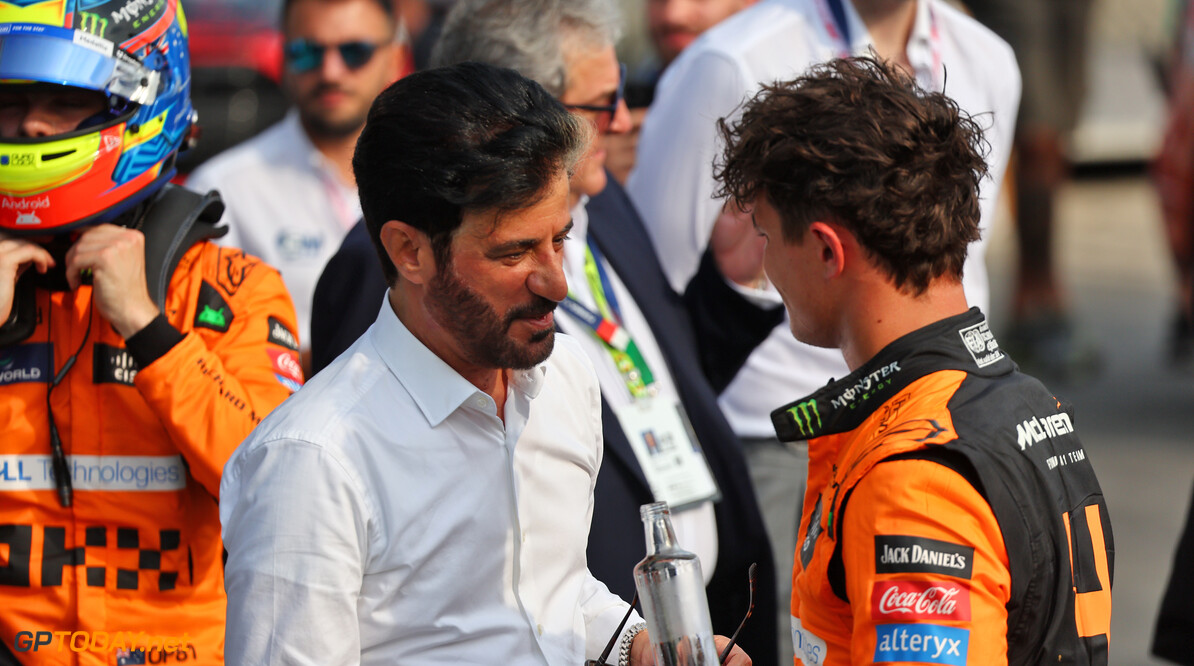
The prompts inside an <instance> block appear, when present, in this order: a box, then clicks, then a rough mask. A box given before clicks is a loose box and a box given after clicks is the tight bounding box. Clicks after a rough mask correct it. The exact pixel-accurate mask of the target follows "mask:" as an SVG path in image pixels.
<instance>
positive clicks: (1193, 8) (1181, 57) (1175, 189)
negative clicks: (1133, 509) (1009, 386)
mask: <svg viewBox="0 0 1194 666" xmlns="http://www.w3.org/2000/svg"><path fill="white" fill-rule="evenodd" d="M1180 9H1181V11H1179V12H1175V14H1176V16H1178V17H1179V22H1178V36H1177V41H1176V43H1175V48H1174V51H1173V56H1172V61H1171V63H1170V69H1169V72H1168V84H1169V119H1168V125H1167V127H1166V130H1165V138H1164V140H1163V141H1162V142H1161V150H1160V153H1159V154H1158V156H1157V159H1156V162H1155V163H1154V164H1153V179H1154V181H1155V182H1156V185H1157V190H1158V194H1159V195H1160V200H1161V213H1162V219H1163V221H1164V223H1165V231H1166V234H1167V236H1168V238H1169V249H1170V251H1171V252H1172V253H1173V258H1174V263H1175V264H1176V268H1177V277H1178V285H1177V298H1176V301H1177V302H1176V303H1175V304H1174V314H1173V324H1172V328H1171V329H1170V340H1169V343H1170V348H1169V353H1170V361H1171V362H1173V363H1176V364H1177V366H1178V367H1180V368H1181V369H1183V370H1184V371H1186V372H1188V371H1189V370H1190V369H1191V368H1192V367H1194V323H1192V322H1194V316H1192V314H1194V5H1191V4H1190V3H1188V2H1182V3H1180ZM1152 653H1153V654H1154V655H1156V656H1158V657H1161V658H1162V659H1166V660H1168V661H1172V662H1174V663H1176V664H1182V665H1183V666H1194V497H1191V499H1190V504H1189V507H1188V508H1187V509H1186V522H1185V525H1184V526H1183V528H1182V533H1181V536H1180V537H1179V538H1178V543H1177V549H1176V552H1175V553H1174V557H1173V566H1172V568H1171V569H1170V572H1169V582H1168V583H1167V584H1166V586H1165V592H1164V595H1163V596H1162V599H1161V608H1160V610H1159V612H1158V613H1157V623H1156V626H1155V627H1154V630H1153V644H1152Z"/></svg>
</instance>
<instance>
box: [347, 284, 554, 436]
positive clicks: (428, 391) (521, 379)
mask: <svg viewBox="0 0 1194 666" xmlns="http://www.w3.org/2000/svg"><path fill="white" fill-rule="evenodd" d="M371 336H372V339H371V342H372V343H373V347H374V349H375V350H376V351H377V355H378V357H379V358H381V360H382V362H383V363H385V364H386V367H388V368H389V369H390V372H392V373H393V374H394V376H395V377H396V378H397V379H398V381H399V382H400V383H401V384H402V386H403V387H404V388H405V389H406V391H407V392H408V393H409V394H410V396H411V398H413V399H414V402H415V404H416V405H418V407H419V411H421V412H423V416H424V418H426V419H427V423H428V424H429V425H430V426H431V427H433V428H434V427H436V426H438V425H439V424H441V423H443V422H444V420H445V419H447V418H448V417H449V416H451V415H452V413H453V412H455V411H456V410H457V409H460V408H461V407H463V406H465V405H466V404H468V401H469V400H470V399H473V398H477V397H488V396H486V394H485V393H484V392H483V391H481V390H480V389H478V388H477V387H476V386H473V385H472V384H471V383H469V381H468V380H466V379H465V378H464V377H461V376H460V374H459V373H458V372H456V371H455V370H453V369H452V367H451V366H449V365H448V364H447V363H445V362H444V360H443V359H441V358H440V357H439V356H436V355H435V353H434V352H432V351H431V350H430V349H428V348H427V346H426V345H424V344H423V343H422V342H421V341H420V340H419V339H418V338H416V337H415V336H414V334H413V333H411V332H410V329H408V328H407V327H406V325H405V324H403V323H402V320H401V319H399V318H398V315H396V314H394V309H393V308H392V307H390V297H389V291H388V290H387V291H386V298H385V299H384V300H383V301H382V304H381V311H380V312H378V314H377V322H376V323H375V324H374V326H373V328H372V329H371ZM546 374H547V364H546V362H544V363H540V364H539V365H536V366H535V367H533V368H530V369H527V370H512V371H511V372H510V389H511V390H514V391H517V392H519V393H522V394H523V395H525V396H526V397H527V399H528V400H533V399H534V398H535V397H536V396H538V395H539V392H540V391H541V390H542V388H543V381H544V380H543V378H544V375H546ZM487 404H492V403H487Z"/></svg>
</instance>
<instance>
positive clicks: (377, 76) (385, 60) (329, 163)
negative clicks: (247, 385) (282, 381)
mask: <svg viewBox="0 0 1194 666" xmlns="http://www.w3.org/2000/svg"><path fill="white" fill-rule="evenodd" d="M282 32H283V37H284V39H285V44H284V46H283V48H284V64H285V66H284V69H283V72H282V88H283V90H284V91H285V93H286V95H287V97H288V98H289V100H290V101H291V103H293V104H294V108H293V109H291V111H290V112H289V113H288V114H287V115H286V117H285V118H283V119H282V120H281V121H280V122H278V123H277V124H276V125H274V126H273V127H271V128H269V129H267V130H266V131H264V132H262V133H261V134H259V135H258V136H256V137H254V138H253V139H250V140H249V141H246V142H244V143H242V144H241V145H239V146H236V147H234V148H232V149H230V150H227V151H225V152H223V153H221V154H219V155H217V156H215V157H213V158H212V159H210V160H208V161H207V162H205V163H204V164H202V165H200V166H199V168H197V169H196V170H195V171H194V173H192V174H191V176H190V178H189V179H188V181H187V184H188V186H190V187H191V188H192V189H195V190H198V191H200V192H205V191H207V190H213V189H214V190H219V191H220V194H221V195H222V196H223V198H224V203H225V205H226V209H225V211H224V217H223V220H224V221H225V222H226V223H227V225H228V234H227V235H226V236H225V237H224V238H223V239H222V240H221V241H220V242H221V243H222V244H224V245H229V246H234V247H241V248H243V249H244V250H245V251H246V252H249V253H250V254H254V255H256V256H258V257H261V258H262V259H264V260H265V261H267V262H269V263H270V264H271V265H273V266H276V267H277V268H278V270H279V271H281V273H282V279H283V280H284V281H285V283H286V288H287V289H289V290H290V296H291V298H292V299H293V300H294V307H295V311H296V312H297V314H298V323H299V340H300V343H301V346H302V359H303V369H304V370H305V371H308V374H310V373H309V369H310V363H309V349H310V339H311V335H310V330H311V316H312V313H311V295H312V294H313V293H314V291H315V282H316V281H317V280H318V279H319V274H320V272H321V271H322V270H323V266H324V264H326V263H327V260H328V258H330V257H331V256H332V254H333V253H334V252H335V251H336V248H337V247H339V245H340V241H341V240H343V238H344V235H345V234H347V233H348V230H349V229H350V228H352V225H353V224H355V223H356V221H357V220H358V219H360V217H361V208H360V203H359V202H358V200H357V191H356V183H355V181H354V180H353V174H352V151H353V148H354V147H355V146H356V142H357V137H358V136H359V135H360V133H361V128H362V127H364V125H365V115H366V113H367V112H368V111H369V105H370V104H371V103H372V102H373V99H374V98H375V97H377V94H378V93H380V92H381V91H382V90H383V89H385V87H386V86H387V85H389V84H390V83H393V82H394V81H395V80H396V79H397V78H398V76H399V74H400V73H401V71H402V68H403V66H404V58H405V52H404V49H403V48H402V44H401V43H400V42H399V41H398V40H397V36H398V35H399V34H400V30H399V24H398V20H397V18H396V16H395V14H394V9H393V6H392V5H391V3H390V0H286V2H285V3H284V4H283V9H282Z"/></svg>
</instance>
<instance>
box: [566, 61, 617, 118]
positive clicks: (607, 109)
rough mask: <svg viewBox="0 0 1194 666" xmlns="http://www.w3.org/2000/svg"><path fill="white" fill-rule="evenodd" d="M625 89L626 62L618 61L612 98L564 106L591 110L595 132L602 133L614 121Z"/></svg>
mask: <svg viewBox="0 0 1194 666" xmlns="http://www.w3.org/2000/svg"><path fill="white" fill-rule="evenodd" d="M625 90H626V64H625V63H618V89H617V91H616V92H614V99H613V101H612V102H610V103H609V104H565V105H564V108H566V109H570V110H572V111H592V112H594V113H596V114H598V115H597V132H598V133H604V132H605V131H606V130H608V129H609V126H610V125H611V124H613V122H614V116H616V115H617V114H618V106H620V105H621V104H622V96H623V92H624V91H625Z"/></svg>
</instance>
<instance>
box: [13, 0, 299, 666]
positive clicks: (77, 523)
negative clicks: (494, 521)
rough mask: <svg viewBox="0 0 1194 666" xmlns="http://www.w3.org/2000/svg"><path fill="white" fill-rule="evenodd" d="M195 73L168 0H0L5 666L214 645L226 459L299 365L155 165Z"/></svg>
mask: <svg viewBox="0 0 1194 666" xmlns="http://www.w3.org/2000/svg"><path fill="white" fill-rule="evenodd" d="M189 85H190V74H189V69H188V56H187V42H186V21H185V19H184V17H183V12H182V7H181V5H180V4H179V2H178V0H156V1H155V2H141V1H139V0H138V1H134V2H129V1H128V0H116V1H111V2H105V1H102V0H101V1H99V2H96V1H95V0H90V1H89V2H84V1H83V0H61V1H59V2H54V3H45V2H39V3H31V2H29V1H28V0H8V1H4V0H0V429H2V430H0V432H2V435H0V599H3V600H4V601H3V603H0V663H10V662H11V661H14V660H15V661H16V663H37V664H144V663H174V662H181V661H188V662H190V663H197V664H222V663H223V654H222V653H223V642H224V612H225V597H224V581H223V573H222V564H221V552H222V546H221V543H220V523H219V516H218V511H217V502H216V499H217V494H218V491H219V485H220V474H221V471H222V469H223V466H224V463H225V461H226V460H227V459H228V457H229V456H230V455H231V453H232V451H233V449H235V448H236V446H237V445H238V444H239V443H240V442H241V440H242V439H244V437H245V436H246V435H247V434H248V433H249V432H250V431H251V430H252V429H253V427H254V426H255V425H256V424H257V423H258V422H260V420H261V419H262V417H264V416H265V415H266V414H267V413H268V412H269V411H270V410H272V409H273V408H274V407H275V406H277V405H278V404H279V403H281V402H282V400H284V399H285V398H286V397H287V396H288V395H290V393H292V392H293V391H294V390H296V389H297V388H298V386H299V385H301V383H302V381H303V378H302V374H301V371H300V370H299V364H298V357H297V350H298V340H297V337H296V335H295V331H296V328H297V327H296V324H295V314H294V307H293V305H292V303H291V301H290V298H289V296H288V295H287V292H286V290H285V287H284V286H283V283H282V280H281V278H280V276H279V275H278V273H277V271H275V270H274V269H272V268H270V267H269V266H267V265H265V264H263V263H261V262H260V261H259V260H258V259H256V258H254V257H250V256H246V255H245V254H244V253H243V252H241V251H239V250H236V249H232V248H221V247H219V246H217V245H215V244H213V243H210V242H208V240H207V239H209V238H213V237H216V236H219V235H220V234H221V232H222V229H221V228H220V227H218V226H217V225H216V223H217V221H218V219H219V217H220V214H221V212H222V211H223V205H222V204H221V203H220V200H219V196H218V195H217V194H215V193H209V194H206V195H201V194H198V193H195V192H191V191H189V190H186V189H184V188H181V187H176V186H174V185H171V184H169V181H170V179H171V177H172V176H173V175H174V173H175V171H174V161H175V157H176V154H177V152H178V151H179V149H180V148H181V147H183V145H184V144H185V143H186V142H187V140H188V137H189V136H190V134H191V128H192V125H193V123H194V112H193V110H192V108H191V103H190V98H189ZM6 653H7V654H6ZM6 659H8V661H6Z"/></svg>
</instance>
